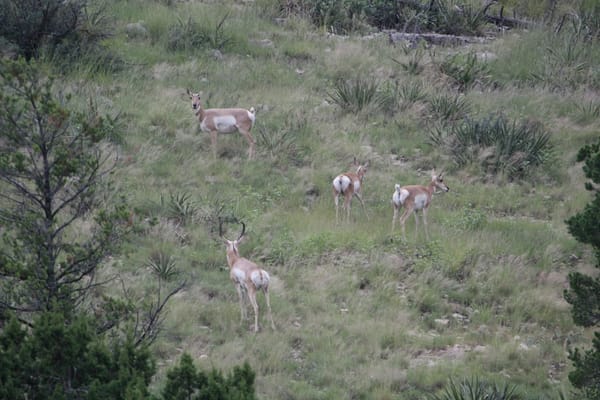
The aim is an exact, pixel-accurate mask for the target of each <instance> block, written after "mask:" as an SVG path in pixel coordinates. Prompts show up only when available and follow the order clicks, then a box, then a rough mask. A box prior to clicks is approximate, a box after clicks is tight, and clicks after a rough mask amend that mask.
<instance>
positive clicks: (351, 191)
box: [332, 158, 369, 223]
mask: <svg viewBox="0 0 600 400" xmlns="http://www.w3.org/2000/svg"><path fill="white" fill-rule="evenodd" d="M353 165H355V166H356V167H357V168H356V172H346V173H345V174H340V175H338V176H336V177H335V178H334V179H333V182H332V186H333V199H334V203H335V222H336V223H339V198H340V196H344V209H345V210H346V221H350V208H351V204H352V198H353V197H354V196H356V198H358V200H359V201H360V204H361V206H362V209H363V211H364V213H365V215H366V217H367V219H369V215H368V214H367V209H366V208H365V203H364V202H363V199H362V194H361V189H362V181H363V179H364V177H365V174H366V173H367V169H368V167H369V162H368V161H367V162H366V163H365V164H364V165H361V164H359V163H358V162H357V161H356V158H355V159H354V162H353Z"/></svg>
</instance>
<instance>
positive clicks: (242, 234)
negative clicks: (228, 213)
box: [237, 221, 246, 240]
mask: <svg viewBox="0 0 600 400" xmlns="http://www.w3.org/2000/svg"><path fill="white" fill-rule="evenodd" d="M240 224H242V233H240V237H239V238H237V240H240V239H241V238H242V236H244V232H246V224H244V222H243V221H240Z"/></svg>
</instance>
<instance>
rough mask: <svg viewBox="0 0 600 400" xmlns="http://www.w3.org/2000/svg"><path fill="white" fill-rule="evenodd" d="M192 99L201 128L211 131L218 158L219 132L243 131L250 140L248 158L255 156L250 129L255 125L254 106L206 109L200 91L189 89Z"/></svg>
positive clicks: (213, 146)
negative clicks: (247, 108)
mask: <svg viewBox="0 0 600 400" xmlns="http://www.w3.org/2000/svg"><path fill="white" fill-rule="evenodd" d="M187 94H188V95H189V96H190V99H191V100H192V109H193V110H194V111H195V112H196V115H197V116H198V120H199V121H200V129H201V130H202V131H203V132H208V133H210V141H211V144H212V150H213V156H214V158H217V135H218V134H219V133H233V132H236V131H237V132H239V133H241V134H242V135H243V136H244V137H245V138H246V140H247V141H248V145H249V148H248V158H249V159H251V158H252V157H253V156H254V138H253V137H252V134H251V133H250V130H251V129H252V127H253V126H254V121H255V120H256V115H255V114H256V113H255V110H254V107H250V109H249V110H246V109H244V108H208V109H204V108H203V107H202V103H201V102H200V93H192V92H190V90H189V89H187Z"/></svg>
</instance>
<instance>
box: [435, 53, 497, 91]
mask: <svg viewBox="0 0 600 400" xmlns="http://www.w3.org/2000/svg"><path fill="white" fill-rule="evenodd" d="M439 68H440V72H442V73H443V74H445V75H447V76H449V77H450V78H452V80H453V81H454V83H455V84H456V86H457V88H458V90H459V91H461V92H464V91H466V90H469V89H471V88H472V87H473V86H475V85H476V84H483V83H485V82H487V80H488V79H489V74H490V71H489V67H488V65H487V64H486V63H484V62H480V61H479V60H478V59H477V54H475V53H473V52H470V53H468V54H466V55H463V54H455V55H453V56H450V57H448V58H446V59H445V60H444V61H443V62H442V63H441V64H440V66H439Z"/></svg>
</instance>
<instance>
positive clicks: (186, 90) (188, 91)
mask: <svg viewBox="0 0 600 400" xmlns="http://www.w3.org/2000/svg"><path fill="white" fill-rule="evenodd" d="M185 93H187V95H188V96H190V97H192V93H190V88H185Z"/></svg>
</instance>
